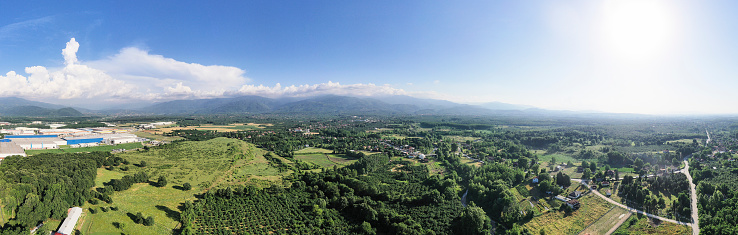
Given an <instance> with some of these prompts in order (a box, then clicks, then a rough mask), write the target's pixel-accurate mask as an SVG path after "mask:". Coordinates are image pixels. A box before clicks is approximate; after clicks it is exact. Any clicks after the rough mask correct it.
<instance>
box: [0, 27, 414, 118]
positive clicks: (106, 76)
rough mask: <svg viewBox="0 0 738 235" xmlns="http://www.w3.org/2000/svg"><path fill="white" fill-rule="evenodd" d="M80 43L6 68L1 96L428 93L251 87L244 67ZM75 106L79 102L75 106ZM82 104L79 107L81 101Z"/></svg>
mask: <svg viewBox="0 0 738 235" xmlns="http://www.w3.org/2000/svg"><path fill="white" fill-rule="evenodd" d="M79 46H80V44H79V43H78V42H77V41H76V40H75V39H74V38H72V39H71V40H69V42H67V43H66V47H65V48H64V49H63V50H62V53H61V54H62V56H63V58H64V65H65V66H64V67H63V68H57V69H48V68H46V67H43V66H31V67H27V68H26V69H25V74H26V75H21V74H18V73H16V72H15V71H10V72H8V73H6V74H5V75H4V76H3V75H0V96H17V97H25V98H31V99H35V100H42V99H43V100H46V101H49V99H60V100H70V102H71V101H74V100H87V101H90V99H91V98H94V99H95V101H103V102H105V101H111V100H117V101H119V102H126V101H127V102H132V101H167V100H173V99H192V98H216V97H228V96H239V95H257V96H265V97H272V98H276V97H309V96H316V95H328V94H332V95H347V96H387V95H413V96H426V95H428V94H425V95H424V94H423V93H413V92H406V91H405V90H402V89H397V88H393V87H392V86H390V85H387V84H385V85H376V84H372V83H367V84H362V83H359V84H340V83H338V82H330V81H329V82H327V83H320V84H312V85H310V84H305V85H298V86H295V85H290V86H282V85H281V84H280V83H277V84H276V85H275V86H272V87H269V86H263V85H258V86H256V85H251V84H248V83H249V82H250V81H251V80H250V79H249V78H247V77H245V76H244V74H245V71H244V70H242V69H240V68H236V67H230V66H221V65H201V64H197V63H187V62H182V61H177V60H175V59H171V58H166V57H164V56H162V55H154V54H150V53H149V52H148V51H145V50H141V49H138V48H134V47H129V48H124V49H122V50H120V51H119V53H117V54H115V55H112V56H110V57H107V58H104V59H101V60H97V61H82V60H79V59H78V58H77V51H78V50H79ZM78 105H80V104H78ZM82 106H84V105H83V104H82Z"/></svg>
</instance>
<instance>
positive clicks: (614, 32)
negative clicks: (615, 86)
mask: <svg viewBox="0 0 738 235" xmlns="http://www.w3.org/2000/svg"><path fill="white" fill-rule="evenodd" d="M602 10H603V11H602V15H601V17H602V18H601V24H600V29H601V30H602V37H603V39H602V40H601V41H602V43H603V46H604V47H605V48H606V51H607V52H608V53H612V54H614V55H616V56H617V57H619V58H621V59H625V60H630V61H636V62H637V61H648V60H651V59H653V58H654V57H657V56H662V55H664V54H665V53H666V52H667V49H668V48H669V46H670V45H672V44H673V41H674V40H675V30H676V27H675V26H676V25H675V24H676V22H675V21H676V19H675V17H674V12H673V9H671V6H670V5H669V4H668V2H663V1H655V0H612V1H607V2H605V4H604V5H603V9H602Z"/></svg>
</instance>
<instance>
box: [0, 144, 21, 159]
mask: <svg viewBox="0 0 738 235" xmlns="http://www.w3.org/2000/svg"><path fill="white" fill-rule="evenodd" d="M15 155H19V156H24V157H25V156H26V152H25V151H23V148H21V147H20V146H18V145H17V144H15V143H13V142H0V161H1V160H3V159H5V158H6V157H9V156H15Z"/></svg>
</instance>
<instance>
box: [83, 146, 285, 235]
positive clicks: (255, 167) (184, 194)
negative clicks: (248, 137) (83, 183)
mask: <svg viewBox="0 0 738 235" xmlns="http://www.w3.org/2000/svg"><path fill="white" fill-rule="evenodd" d="M265 153H266V151H264V150H261V149H258V148H255V147H254V146H253V145H251V144H249V143H246V142H243V141H239V140H234V139H227V138H216V139H212V140H208V141H201V142H195V141H186V142H179V143H173V144H169V145H165V146H162V147H157V148H152V149H151V150H149V151H133V152H126V153H121V154H116V156H120V157H123V158H125V159H127V160H129V161H130V162H131V163H132V164H131V165H128V168H129V170H128V171H121V170H120V168H118V167H116V168H114V169H112V170H107V169H98V174H97V178H96V180H95V186H96V187H101V186H103V185H104V183H106V182H108V181H110V179H120V178H122V177H123V176H124V175H133V174H135V173H136V172H138V171H145V172H147V173H148V174H149V176H150V177H151V178H150V179H149V180H150V181H152V182H150V183H139V184H135V185H133V186H132V187H131V188H130V189H128V190H125V191H121V192H115V193H114V194H113V195H112V199H113V203H112V204H107V203H104V202H100V204H98V205H91V204H89V203H87V204H85V205H84V206H83V208H84V209H85V215H84V216H83V219H84V222H82V223H81V225H80V226H81V228H82V229H81V231H82V232H83V234H121V233H125V234H171V231H172V229H175V228H177V226H179V223H178V222H177V220H178V218H179V213H180V206H181V205H182V203H184V202H185V201H188V200H190V201H191V200H195V195H196V194H200V193H202V192H204V191H205V190H207V189H209V188H213V187H225V186H231V185H239V184H252V185H256V186H266V185H268V184H269V183H270V182H281V177H282V176H283V175H286V174H289V173H291V172H280V171H279V170H278V169H277V168H274V167H272V166H271V165H270V164H269V162H268V161H267V160H266V159H265V158H264V157H263V154H265ZM278 158H280V159H282V158H281V157H278ZM282 160H284V161H287V160H286V159H282ZM141 161H146V163H147V164H146V167H141V166H139V165H138V164H139V163H140V162H141ZM161 175H163V176H166V177H167V181H168V184H167V186H166V187H161V188H160V187H155V186H152V185H153V181H155V180H156V179H157V178H158V177H159V176H161ZM184 183H190V184H191V185H192V190H189V191H183V190H182V188H181V185H182V184H184ZM110 206H113V207H118V210H117V211H114V210H108V211H107V212H103V211H102V210H100V207H106V208H108V207H110ZM90 208H92V209H93V210H95V211H97V213H94V214H93V213H90V210H89V209H90ZM138 212H141V213H142V214H143V215H144V216H146V217H148V216H153V218H154V221H155V223H156V224H155V225H154V226H144V225H141V224H136V223H134V222H133V220H132V219H131V216H133V215H135V214H136V213H138ZM119 223H122V224H125V225H124V227H123V229H122V230H121V229H120V228H119V226H117V225H118V224H119Z"/></svg>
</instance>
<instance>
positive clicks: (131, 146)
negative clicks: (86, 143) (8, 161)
mask: <svg viewBox="0 0 738 235" xmlns="http://www.w3.org/2000/svg"><path fill="white" fill-rule="evenodd" d="M137 148H143V144H142V143H140V142H136V143H127V144H119V145H100V146H95V147H83V148H69V147H66V148H58V149H39V150H26V154H28V155H34V154H39V153H84V152H95V151H104V152H110V151H111V150H113V149H137Z"/></svg>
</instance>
